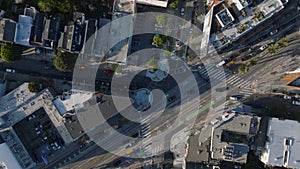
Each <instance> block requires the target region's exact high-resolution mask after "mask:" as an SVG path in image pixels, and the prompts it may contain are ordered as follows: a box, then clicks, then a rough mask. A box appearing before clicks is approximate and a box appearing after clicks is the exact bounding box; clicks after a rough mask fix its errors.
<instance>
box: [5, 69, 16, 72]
mask: <svg viewBox="0 0 300 169" xmlns="http://www.w3.org/2000/svg"><path fill="white" fill-rule="evenodd" d="M5 71H6V72H7V73H16V70H14V69H6V70H5Z"/></svg>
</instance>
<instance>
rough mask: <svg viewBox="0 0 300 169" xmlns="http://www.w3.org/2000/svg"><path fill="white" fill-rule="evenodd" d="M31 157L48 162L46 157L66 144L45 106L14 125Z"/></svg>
mask: <svg viewBox="0 0 300 169" xmlns="http://www.w3.org/2000/svg"><path fill="white" fill-rule="evenodd" d="M13 128H14V130H15V132H16V133H17V135H18V136H19V138H20V139H21V141H22V142H23V144H24V146H25V148H26V149H27V151H28V152H29V154H30V155H31V157H32V158H33V159H34V160H35V161H38V162H42V161H43V158H44V162H46V163H47V160H46V158H47V157H48V156H53V153H54V152H56V151H57V150H59V149H61V148H62V146H63V145H64V141H63V139H62V138H61V137H60V135H59V133H58V131H57V130H56V128H55V126H54V125H53V124H52V122H51V120H50V118H49V117H48V116H47V114H46V112H45V110H44V109H43V108H40V109H38V110H37V111H35V112H34V113H32V114H31V115H29V116H28V117H26V118H25V119H23V120H22V121H20V122H18V123H17V124H15V125H14V126H13Z"/></svg>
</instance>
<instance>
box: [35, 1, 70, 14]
mask: <svg viewBox="0 0 300 169" xmlns="http://www.w3.org/2000/svg"><path fill="white" fill-rule="evenodd" d="M38 7H39V8H40V10H41V11H42V12H55V10H58V11H59V12H61V13H72V10H73V3H72V1H71V0H38Z"/></svg>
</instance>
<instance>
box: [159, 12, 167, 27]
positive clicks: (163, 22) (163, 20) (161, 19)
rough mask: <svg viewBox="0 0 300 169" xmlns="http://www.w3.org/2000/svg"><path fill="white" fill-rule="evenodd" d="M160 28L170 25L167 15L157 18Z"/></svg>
mask: <svg viewBox="0 0 300 169" xmlns="http://www.w3.org/2000/svg"><path fill="white" fill-rule="evenodd" d="M156 21H157V24H158V26H166V25H167V23H168V17H167V16H166V15H165V14H160V15H158V16H157V17H156Z"/></svg>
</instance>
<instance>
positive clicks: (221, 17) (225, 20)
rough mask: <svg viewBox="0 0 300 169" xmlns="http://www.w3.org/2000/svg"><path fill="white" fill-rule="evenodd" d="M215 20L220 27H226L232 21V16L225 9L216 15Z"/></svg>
mask: <svg viewBox="0 0 300 169" xmlns="http://www.w3.org/2000/svg"><path fill="white" fill-rule="evenodd" d="M216 18H217V20H218V22H219V24H220V25H221V26H222V27H225V26H228V25H229V24H230V23H232V22H233V21H234V18H233V16H232V15H231V13H230V12H229V10H228V9H227V8H226V7H225V8H224V9H223V10H221V11H220V12H219V13H217V14H216Z"/></svg>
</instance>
